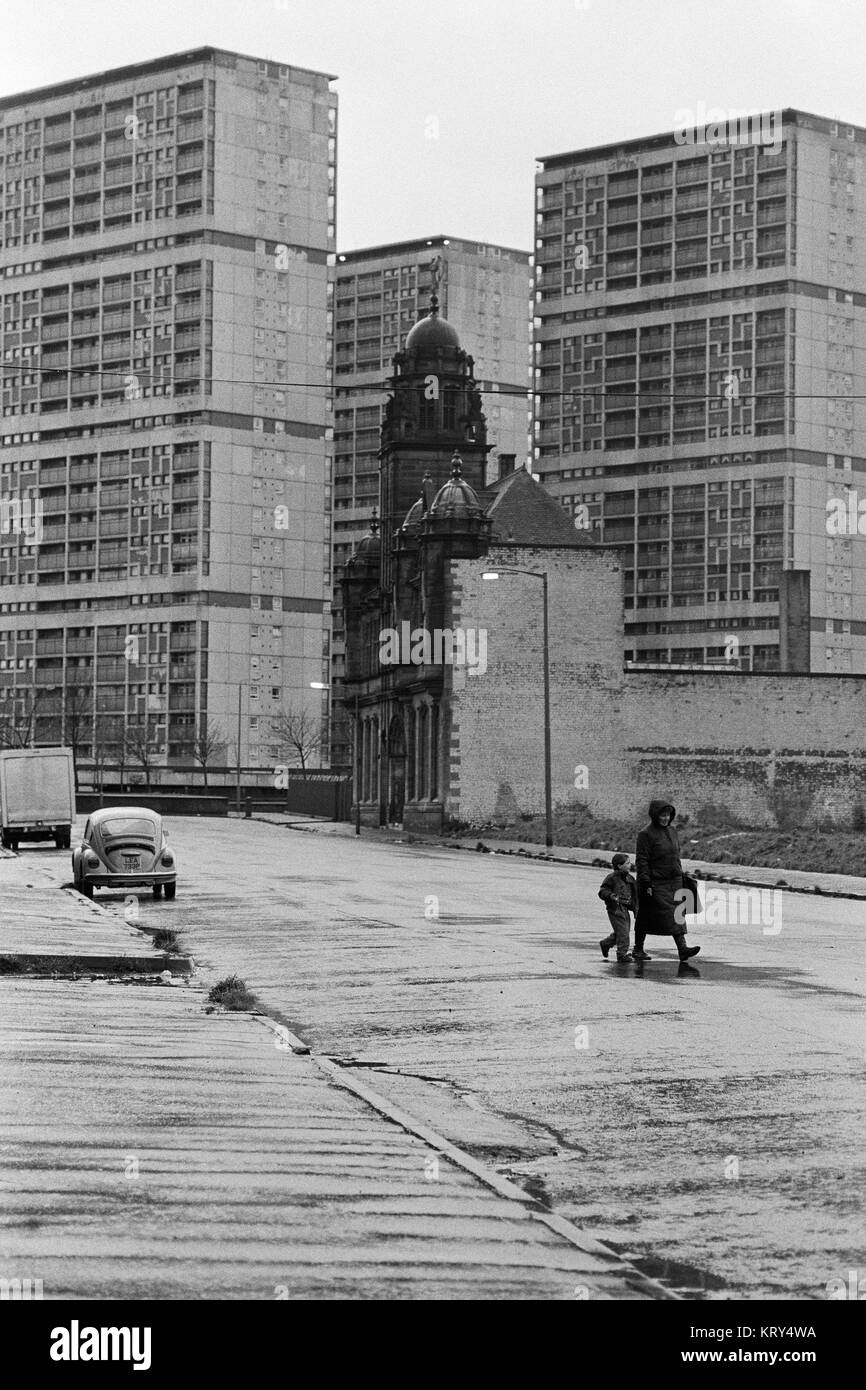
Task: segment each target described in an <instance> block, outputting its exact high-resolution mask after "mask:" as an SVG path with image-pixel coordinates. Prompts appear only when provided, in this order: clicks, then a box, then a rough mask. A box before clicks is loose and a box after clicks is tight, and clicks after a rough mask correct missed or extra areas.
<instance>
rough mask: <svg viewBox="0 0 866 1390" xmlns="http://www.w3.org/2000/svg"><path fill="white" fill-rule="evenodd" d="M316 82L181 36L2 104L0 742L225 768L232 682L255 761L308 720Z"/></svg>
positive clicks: (320, 295) (325, 569) (322, 452)
mask: <svg viewBox="0 0 866 1390" xmlns="http://www.w3.org/2000/svg"><path fill="white" fill-rule="evenodd" d="M332 81H333V79H332V78H330V77H329V76H328V75H327V74H323V73H317V72H310V71H306V70H304V69H299V68H294V67H291V66H288V65H285V66H283V65H279V64H277V63H273V62H269V61H268V62H265V61H263V60H258V59H256V58H251V57H246V56H243V55H240V54H236V53H229V52H224V51H222V50H219V49H214V48H200V49H196V50H195V51H193V52H188V53H183V54H176V55H172V56H170V57H166V58H162V59H158V60H156V61H153V62H147V63H140V64H136V65H133V66H130V67H124V68H118V69H115V70H113V71H110V72H105V73H99V74H96V75H93V76H89V77H86V78H85V79H83V80H80V81H70V82H64V83H60V84H57V85H55V86H52V87H46V88H42V89H40V90H38V91H31V92H25V93H22V94H20V95H17V96H12V97H6V98H4V99H2V100H0V156H2V169H0V196H2V198H3V214H2V228H0V230H2V245H0V278H2V284H0V294H2V298H3V322H2V334H3V336H2V343H0V362H2V367H3V375H2V411H3V419H2V440H0V509H2V512H0V717H2V723H3V727H4V732H5V734H6V736H7V737H8V736H9V731H10V729H12V730H13V736H14V737H20V734H21V726H22V724H23V725H25V726H26V725H28V723H29V724H30V725H31V726H32V727H31V729H30V732H32V735H33V737H34V739H35V742H36V743H40V742H56V741H58V740H59V739H61V738H62V739H64V740H66V741H70V740H71V739H72V738H73V737H75V738H76V741H77V742H78V745H79V746H78V752H79V754H80V755H81V756H84V757H85V758H86V757H87V755H88V754H89V753H91V752H92V745H93V730H94V729H95V730H96V733H97V737H96V746H97V748H98V747H99V746H100V745H101V744H105V743H106V742H110V743H111V744H112V746H113V749H114V755H115V756H116V752H117V749H118V748H119V745H120V742H121V740H122V738H123V731H124V729H128V728H130V727H131V728H133V729H134V730H137V731H138V733H139V734H141V735H142V736H143V737H144V738H146V739H147V741H148V742H149V743H150V744H151V745H152V760H153V762H154V763H155V764H156V765H166V764H172V763H177V762H182V763H186V764H189V763H191V761H192V755H193V751H194V748H193V744H194V739H195V737H196V735H197V734H200V733H201V731H202V730H203V729H204V728H207V729H208V730H209V731H210V734H211V736H212V737H213V736H214V734H215V733H217V732H218V733H221V735H222V737H223V738H224V739H225V740H226V742H227V749H226V753H225V754H224V755H223V758H220V757H219V756H217V757H215V758H214V762H217V763H218V762H220V761H224V759H225V755H226V754H227V755H228V758H229V760H230V761H231V762H233V761H234V758H235V756H236V753H237V745H236V733H235V729H236V721H237V708H238V688H239V686H240V687H242V692H241V697H242V728H241V749H240V754H241V760H242V761H243V762H244V763H245V764H249V765H254V766H266V765H268V764H269V763H271V762H272V760H273V758H274V757H275V756H276V754H277V751H278V750H277V749H276V747H275V746H274V744H273V741H272V737H271V733H272V730H271V724H270V720H271V719H272V718H273V716H274V715H275V714H276V713H277V711H278V710H279V709H280V708H281V707H282V708H284V709H285V708H289V709H297V710H300V709H305V710H308V711H309V713H310V715H311V717H313V718H314V719H316V720H318V718H319V715H320V713H323V712H324V710H323V706H322V694H321V693H320V692H319V691H315V690H311V688H310V683H311V682H312V681H317V682H322V681H326V680H327V670H328V661H329V652H328V625H329V620H328V614H327V608H328V603H329V597H330V595H329V582H330V532H329V511H330V469H331V463H332V450H333V443H332V430H331V429H330V425H329V422H330V420H331V418H332V417H331V413H330V412H331V409H332V400H331V378H330V358H331V343H330V334H331V326H332V325H331V314H332V294H333V269H332V266H333V260H334V254H335V199H336V187H335V179H336V131H337V98H336V95H335V94H334V92H333V91H332V90H331V83H332ZM329 262H330V264H329ZM37 514H38V516H39V518H40V524H39V526H38V528H37V527H36V526H35V525H33V524H30V525H29V529H28V525H27V524H25V523H33V522H34V521H35V518H36V516H37ZM37 531H38V534H37ZM34 699H35V707H34ZM13 726H14V727H13ZM127 765H129V760H127Z"/></svg>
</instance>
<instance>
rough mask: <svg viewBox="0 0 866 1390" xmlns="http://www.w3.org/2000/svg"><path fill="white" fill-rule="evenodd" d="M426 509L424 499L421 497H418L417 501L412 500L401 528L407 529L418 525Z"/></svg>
mask: <svg viewBox="0 0 866 1390" xmlns="http://www.w3.org/2000/svg"><path fill="white" fill-rule="evenodd" d="M426 511H427V508H426V507H425V506H424V499H423V498H422V497H419V498H418V501H417V502H413V503H412V506H411V507H410V508H409V510H408V512H407V513H406V520H405V521H404V522H403V526H402V528H401V529H402V530H404V531H409V530H411V529H412V527H413V526H415V527H417V526H420V525H421V522H422V521H423V519H424V514H425V512H426Z"/></svg>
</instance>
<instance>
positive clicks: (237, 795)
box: [235, 682, 244, 814]
mask: <svg viewBox="0 0 866 1390" xmlns="http://www.w3.org/2000/svg"><path fill="white" fill-rule="evenodd" d="M243 690H244V687H243V684H242V683H241V682H239V683H238V778H237V786H236V788H235V809H236V810H237V812H238V814H240V809H241V700H242V698H243Z"/></svg>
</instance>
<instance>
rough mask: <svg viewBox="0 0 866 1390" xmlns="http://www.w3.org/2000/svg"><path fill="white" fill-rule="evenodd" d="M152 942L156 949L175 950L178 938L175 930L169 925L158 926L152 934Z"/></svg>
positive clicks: (177, 945)
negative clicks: (158, 928)
mask: <svg viewBox="0 0 866 1390" xmlns="http://www.w3.org/2000/svg"><path fill="white" fill-rule="evenodd" d="M153 944H154V946H155V947H156V949H157V951H176V950H177V949H178V947H179V945H180V938H179V937H178V934H177V932H176V931H172V930H171V929H170V928H169V927H166V928H160V930H159V931H158V932H156V933H155V935H154V938H153Z"/></svg>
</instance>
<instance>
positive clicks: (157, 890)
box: [153, 883, 168, 898]
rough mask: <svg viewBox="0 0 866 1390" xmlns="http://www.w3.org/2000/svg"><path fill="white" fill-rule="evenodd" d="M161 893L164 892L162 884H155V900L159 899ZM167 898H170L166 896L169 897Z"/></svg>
mask: <svg viewBox="0 0 866 1390" xmlns="http://www.w3.org/2000/svg"><path fill="white" fill-rule="evenodd" d="M161 892H162V884H161V883H155V884H154V885H153V896H154V897H155V898H158V897H159V895H160V893H161ZM167 896H168V894H166V897H167Z"/></svg>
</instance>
